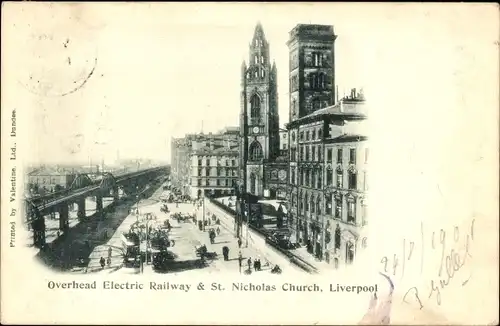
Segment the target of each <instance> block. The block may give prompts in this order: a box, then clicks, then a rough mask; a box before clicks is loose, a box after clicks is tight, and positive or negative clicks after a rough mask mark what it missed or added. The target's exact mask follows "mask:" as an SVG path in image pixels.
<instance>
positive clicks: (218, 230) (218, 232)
mask: <svg viewBox="0 0 500 326" xmlns="http://www.w3.org/2000/svg"><path fill="white" fill-rule="evenodd" d="M219 234H220V227H217V235H219Z"/></svg>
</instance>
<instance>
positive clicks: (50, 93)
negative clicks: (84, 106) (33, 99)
mask: <svg viewBox="0 0 500 326" xmlns="http://www.w3.org/2000/svg"><path fill="white" fill-rule="evenodd" d="M68 35H69V34H68ZM27 43H28V48H27V51H29V55H28V56H27V60H26V61H25V62H23V65H24V68H23V74H22V75H21V76H20V80H19V83H21V84H22V86H23V87H24V88H26V90H28V91H29V92H31V93H33V94H35V95H39V96H43V97H63V96H67V95H70V94H72V93H75V92H77V91H78V90H80V89H83V88H84V87H85V86H86V85H87V84H88V83H89V82H90V80H91V79H92V77H93V76H94V74H95V72H96V69H97V67H98V65H97V64H98V56H97V47H96V45H95V44H93V42H92V41H91V40H88V39H85V38H83V37H79V36H73V37H71V36H66V35H64V33H59V32H50V33H32V34H29V36H28V39H27Z"/></svg>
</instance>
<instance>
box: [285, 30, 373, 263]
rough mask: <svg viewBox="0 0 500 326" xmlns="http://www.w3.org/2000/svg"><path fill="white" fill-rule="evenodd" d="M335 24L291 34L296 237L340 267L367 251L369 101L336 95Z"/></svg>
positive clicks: (291, 196) (292, 223) (290, 191)
mask: <svg viewBox="0 0 500 326" xmlns="http://www.w3.org/2000/svg"><path fill="white" fill-rule="evenodd" d="M336 38H337V36H336V35H335V34H334V32H333V27H332V26H322V25H298V26H297V27H295V28H294V29H293V30H292V31H291V32H290V40H289V42H288V46H289V54H290V115H289V116H290V122H289V123H288V125H287V130H288V133H289V139H288V141H289V146H288V147H289V178H288V180H289V184H288V188H287V201H288V205H289V210H288V211H289V215H290V216H289V217H288V219H289V222H288V225H289V228H290V231H291V233H292V239H293V238H294V239H295V241H297V242H299V243H301V244H303V245H305V246H306V247H307V250H308V252H309V253H311V254H312V255H314V256H315V257H317V258H318V259H322V260H323V259H324V260H326V261H327V262H329V263H331V264H332V265H333V266H335V267H338V266H339V264H350V263H352V262H353V261H354V257H355V254H356V251H357V250H358V249H360V248H363V247H365V246H366V242H367V240H366V238H363V239H360V234H361V228H362V227H363V226H364V225H366V224H367V216H366V211H367V209H366V206H367V199H366V190H367V182H366V180H367V179H366V163H367V159H368V149H367V146H366V140H367V137H366V131H365V129H364V123H365V121H366V109H365V99H364V96H363V94H362V93H357V92H356V90H354V89H353V90H352V92H351V95H350V96H348V97H345V98H343V99H342V100H340V101H338V102H337V103H336V104H334V105H332V104H333V103H334V102H335V99H334V96H335V92H334V85H335V83H334V80H335V62H334V58H335V55H334V42H335V39H336Z"/></svg>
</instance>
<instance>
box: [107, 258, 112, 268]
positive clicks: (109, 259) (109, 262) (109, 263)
mask: <svg viewBox="0 0 500 326" xmlns="http://www.w3.org/2000/svg"><path fill="white" fill-rule="evenodd" d="M107 263H108V267H109V266H111V257H108V259H107Z"/></svg>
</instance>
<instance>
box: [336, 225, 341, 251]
mask: <svg viewBox="0 0 500 326" xmlns="http://www.w3.org/2000/svg"><path fill="white" fill-rule="evenodd" d="M335 249H340V227H339V226H338V225H337V228H336V229H335Z"/></svg>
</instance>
